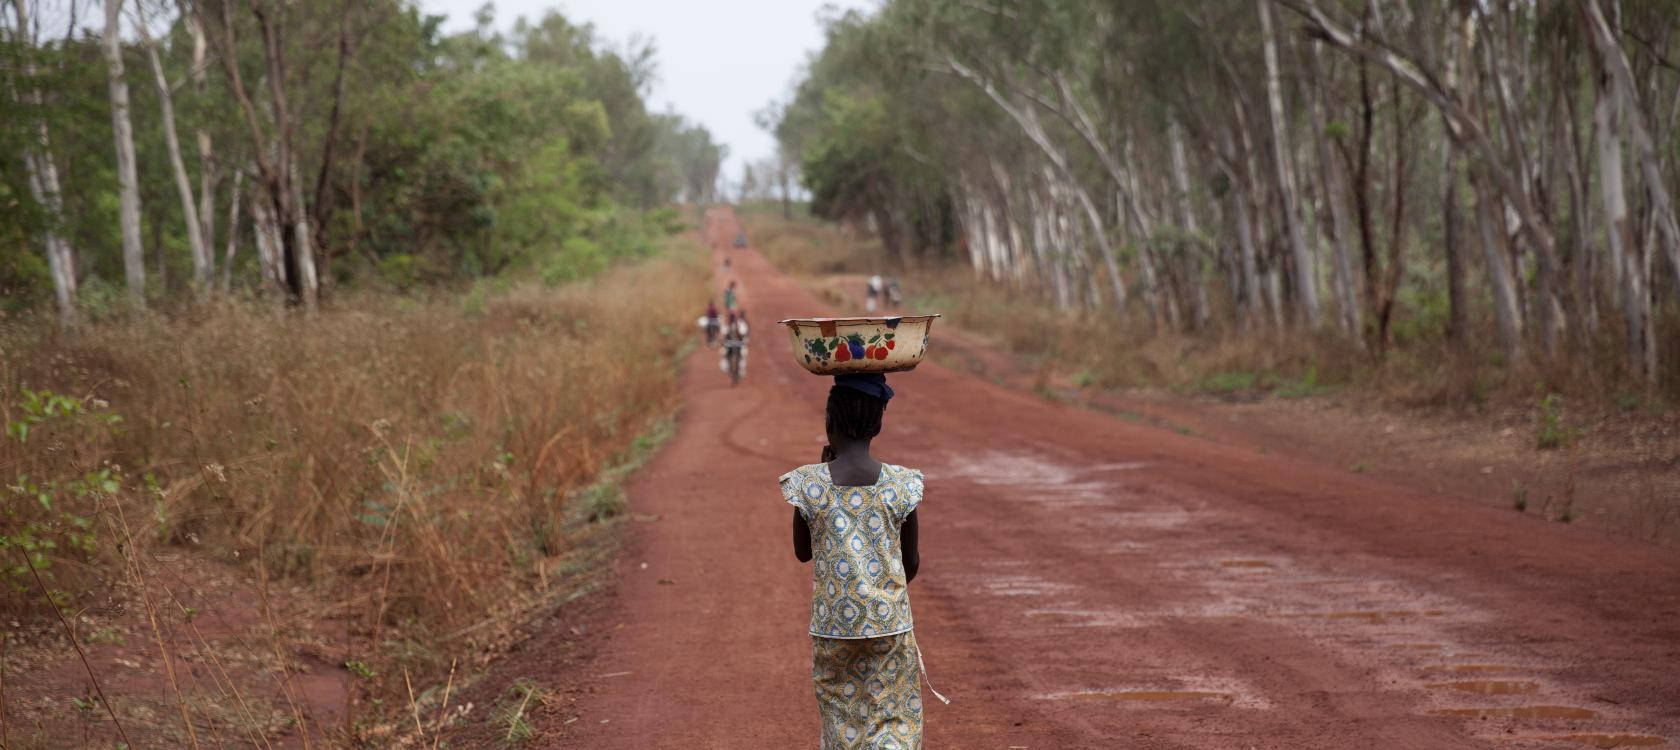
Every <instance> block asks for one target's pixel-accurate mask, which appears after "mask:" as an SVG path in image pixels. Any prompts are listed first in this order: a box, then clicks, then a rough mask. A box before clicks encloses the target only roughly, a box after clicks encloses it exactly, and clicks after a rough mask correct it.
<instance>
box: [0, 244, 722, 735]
mask: <svg viewBox="0 0 1680 750" xmlns="http://www.w3.org/2000/svg"><path fill="white" fill-rule="evenodd" d="M705 273H706V265H705V260H704V258H703V257H702V256H701V254H700V253H699V252H697V251H696V250H695V249H694V246H693V244H692V243H691V242H688V241H684V242H681V243H673V247H672V248H669V249H668V250H667V251H666V252H665V253H664V254H663V255H661V256H659V257H658V258H656V259H654V260H650V261H646V262H642V263H639V264H636V265H631V266H625V267H621V268H616V269H612V270H610V271H608V272H606V273H605V274H603V275H602V276H599V277H597V278H594V279H591V280H589V281H586V282H580V283H575V284H570V285H566V286H561V287H557V288H547V287H543V286H541V285H536V284H528V285H513V286H511V287H508V288H499V289H498V288H492V287H491V286H489V285H484V286H480V287H478V288H475V289H472V290H470V291H468V292H466V293H436V294H433V295H431V296H426V297H407V296H405V297H397V296H391V295H386V294H372V293H368V294H347V295H344V296H341V297H340V298H339V299H337V300H335V301H334V302H333V303H332V304H331V305H329V306H328V307H327V308H326V309H324V310H323V311H322V312H321V313H319V314H318V315H316V316H314V317H312V318H306V317H303V316H302V315H300V314H298V313H296V312H293V311H287V310H281V309H276V308H274V307H272V306H268V305H262V304H256V303H248V302H228V303H218V304H214V305H205V306H202V307H198V308H195V309H191V310H187V311H183V312H180V313H178V314H172V315H167V316H164V315H147V316H135V317H132V318H130V319H128V320H124V321H118V322H109V323H102V324H97V325H90V326H87V327H84V328H82V329H80V330H77V331H75V332H73V333H62V334H60V333H50V332H48V333H43V332H42V331H41V330H40V329H37V328H34V327H31V326H28V325H26V324H23V323H20V322H12V323H6V324H3V325H0V352H4V357H3V359H0V393H3V394H4V400H3V403H0V414H3V415H4V417H5V422H6V424H7V425H8V436H7V438H6V439H5V440H4V441H3V442H0V473H3V475H4V476H3V477H0V478H3V479H4V480H5V485H6V486H7V487H8V488H9V489H8V490H6V492H7V493H8V497H7V498H6V506H5V510H4V513H3V520H4V523H3V524H0V554H3V555H4V556H5V557H4V558H3V559H0V584H4V589H3V591H4V594H3V595H0V614H4V615H5V616H6V618H7V619H8V620H9V621H13V622H16V623H18V624H17V625H14V627H13V629H12V631H10V632H8V633H7V636H8V638H11V639H13V641H12V645H13V646H14V647H15V648H21V647H23V646H27V645H28V642H29V641H30V640H31V639H33V640H35V641H38V642H39V641H51V640H53V639H57V641H58V642H57V643H56V645H55V647H56V648H58V649H60V650H61V652H62V654H64V655H69V654H70V653H71V652H70V651H69V649H70V648H71V646H72V641H75V642H77V643H81V642H85V641H86V640H87V638H88V635H89V634H88V633H87V632H79V633H77V634H76V636H75V637H74V638H73V639H67V636H66V633H68V632H76V631H84V630H87V629H88V628H89V627H93V628H97V627H99V626H100V623H103V622H104V620H101V619H100V617H102V616H105V615H110V616H111V617H113V618H118V619H120V615H122V614H123V613H128V615H129V616H132V615H133V613H136V612H138V613H140V614H139V617H140V618H141V621H142V622H143V623H144V622H147V621H149V622H150V625H147V626H146V627H145V628H144V629H143V631H142V632H144V631H146V630H149V631H151V633H148V634H145V639H146V640H148V641H149V640H154V638H153V635H154V634H155V635H156V636H157V637H156V638H155V640H156V641H157V642H158V644H159V645H158V646H156V647H154V648H153V649H152V651H154V652H157V651H163V652H164V653H163V654H162V656H161V658H160V659H159V663H160V666H161V667H164V668H168V667H169V666H170V665H171V664H172V660H171V658H170V654H169V653H168V651H169V647H168V646H167V645H165V643H166V642H170V641H171V638H173V637H175V636H178V635H179V633H180V632H182V631H184V630H185V629H186V628H188V627H189V626H190V625H191V623H192V620H193V618H194V617H196V616H197V615H198V614H199V613H198V612H194V611H189V610H191V609H192V607H190V606H186V605H180V604H178V603H176V602H170V601H167V600H166V599H162V598H161V597H159V596H158V595H157V594H156V592H157V587H156V586H154V585H152V584H153V583H154V582H153V581H150V580H148V579H147V576H148V571H150V570H152V568H153V565H152V561H155V560H156V559H158V558H159V557H160V556H162V557H163V558H167V559H174V558H179V557H181V556H183V555H186V556H190V557H191V558H192V559H196V560H199V561H201V562H200V565H201V566H205V567H217V566H225V567H227V569H228V570H231V571H234V572H236V573H238V574H239V575H241V576H243V578H244V579H245V581H246V583H248V584H249V586H247V587H246V594H245V595H244V597H243V599H240V598H238V597H235V600H234V601H233V602H231V603H230V604H229V605H228V606H230V607H232V608H236V609H237V608H247V609H248V610H249V612H248V613H241V616H247V615H250V616H254V618H255V619H256V620H257V621H258V623H257V624H258V625H261V626H262V628H261V629H264V630H266V631H268V632H269V633H271V634H277V633H279V632H281V631H284V630H286V629H288V628H295V627H297V626H298V624H299V623H298V622H296V620H298V619H300V618H301V619H307V618H310V617H314V618H318V619H325V620H330V621H331V623H330V626H328V627H327V628H325V629H327V630H338V631H339V632H341V633H342V635H341V636H339V637H337V638H335V639H334V640H336V641H337V642H336V643H332V644H329V645H327V646H323V647H321V648H320V649H319V650H320V651H321V652H323V653H322V654H318V656H319V657H320V658H319V659H317V661H320V660H328V661H332V662H336V663H333V664H330V665H329V671H330V670H339V669H341V670H343V672H340V674H341V675H342V674H344V673H346V672H347V673H348V675H349V676H348V678H347V679H348V681H349V682H351V683H352V685H353V689H352V690H351V692H350V696H349V697H350V701H351V705H350V706H349V707H347V708H346V709H345V713H343V714H342V715H341V716H342V719H343V721H342V724H341V725H340V726H335V727H328V728H322V729H323V731H322V735H323V736H326V735H331V736H332V737H334V738H335V739H336V740H342V741H349V740H351V739H354V738H355V737H357V736H364V738H371V737H373V736H377V735H378V734H380V733H381V731H382V730H380V728H379V727H380V726H381V724H382V723H383V722H384V721H386V720H387V719H389V718H391V717H393V716H402V717H404V718H408V719H409V720H410V723H411V724H412V723H415V722H414V719H415V718H417V717H408V716H407V712H408V710H409V709H410V708H412V707H415V706H418V705H420V704H421V703H423V702H424V701H423V700H422V699H423V698H424V699H430V700H432V701H433V702H435V703H436V702H439V701H438V698H439V697H441V695H439V696H435V697H434V696H433V694H434V693H438V691H439V690H441V689H442V688H443V683H444V681H445V680H446V679H448V677H447V675H449V674H450V673H451V671H452V666H451V665H452V664H457V663H458V662H466V661H470V660H472V659H473V658H475V657H474V654H475V653H478V652H481V651H483V649H484V648H486V647H487V644H490V643H491V642H493V641H495V640H496V638H497V637H498V636H499V634H502V633H505V632H507V631H508V630H509V629H510V628H513V627H516V626H517V625H518V624H519V623H520V622H521V621H522V619H524V618H525V617H527V616H529V613H531V612H532V611H534V610H540V608H541V607H543V606H545V605H546V604H547V603H548V602H549V601H550V600H551V599H552V597H553V596H554V592H555V591H556V589H557V588H558V587H561V586H573V587H575V586H577V585H578V582H579V580H581V578H580V577H582V576H586V574H587V573H588V571H589V570H591V569H593V568H595V567H598V566H599V563H600V561H601V559H603V557H604V554H606V553H603V552H602V550H603V549H604V547H603V545H606V546H610V545H611V541H610V539H607V540H604V537H607V536H611V535H610V534H608V533H606V532H604V531H603V528H605V527H607V526H610V525H611V524H610V523H600V522H603V521H611V520H612V519H613V518H614V516H615V515H617V514H618V513H619V512H620V511H621V510H622V504H621V503H622V499H621V495H619V494H617V493H618V491H617V488H616V482H617V478H618V477H620V476H621V475H622V474H623V473H624V472H625V471H627V470H628V468H627V467H631V466H633V465H634V463H635V462H637V461H639V460H641V459H642V458H644V457H645V456H646V454H648V453H649V452H651V450H652V448H653V447H654V446H655V445H656V444H657V441H658V440H659V439H660V437H659V436H660V435H661V434H663V432H665V431H667V430H668V424H667V423H666V422H665V421H664V420H666V419H667V418H668V416H669V415H670V414H671V412H672V411H673V409H674V408H675V406H676V398H677V391H676V368H675V361H676V360H677V358H678V357H680V355H681V354H682V352H683V351H684V349H685V347H686V346H687V345H688V344H689V342H690V340H691V339H692V332H691V326H689V325H685V323H686V321H688V320H689V319H690V318H691V316H692V311H693V310H694V309H697V308H698V307H700V306H701V305H702V303H703V300H704V298H705V294H706V287H705ZM20 425H22V426H23V427H21V428H20V427H18V426H20ZM20 433H22V434H20ZM37 576H38V577H39V581H38V582H37V580H36V579H37ZM271 590H272V591H275V592H277V593H276V594H275V596H276V598H278V599H279V600H280V601H278V602H276V601H270V598H269V592H270V591H271ZM287 591H290V592H295V593H297V594H298V596H290V595H284V594H285V592H287ZM43 592H45V593H43ZM304 599H308V600H310V601H314V602H318V603H319V604H320V608H319V609H312V610H310V611H308V612H300V611H297V610H293V609H287V607H289V606H292V605H297V606H302V605H301V604H298V602H300V601H302V600H304ZM112 601H121V602H122V604H121V605H119V606H112V605H111V602H112ZM60 613H62V614H64V615H65V616H66V620H67V621H68V623H69V625H68V626H66V627H58V628H53V627H45V626H44V625H43V624H51V623H53V622H55V619H56V618H57V617H58V615H59V614H60ZM321 629H322V628H316V629H315V630H316V631H319V630H321ZM165 634H168V635H169V637H165ZM270 651H271V653H272V655H273V657H274V658H273V659H272V660H271V661H270V663H268V664H266V665H263V666H262V668H264V669H270V670H280V671H285V669H286V667H285V665H284V662H286V661H287V660H288V659H290V658H291V657H292V655H291V654H287V653H282V651H284V648H283V647H282V644H281V643H280V639H279V637H278V636H277V635H276V636H275V638H274V644H273V648H271V649H270ZM0 658H3V657H0ZM36 666H41V665H36ZM72 666H75V665H72ZM96 666H97V665H94V666H90V667H88V668H86V669H85V670H84V669H83V668H82V667H80V666H75V670H77V674H74V675H70V676H68V677H66V680H67V681H69V682H74V681H76V679H81V680H82V681H83V682H86V683H88V684H90V685H91V684H94V683H96V682H97V679H95V678H96V676H97V673H98V669H97V668H95V667H96ZM457 666H462V665H461V664H457ZM19 668H20V667H19V665H17V664H15V663H14V664H13V665H12V668H11V669H10V670H8V671H7V672H5V673H4V674H6V675H7V677H6V678H0V680H4V682H5V685H6V687H7V688H8V691H7V693H5V694H6V695H9V697H10V698H11V699H12V706H11V707H10V708H12V709H17V708H18V707H19V706H22V705H24V703H26V702H27V701H24V702H21V703H20V700H19V696H20V693H19V690H20V688H19V686H18V678H17V677H16V675H17V674H18V671H19ZM80 671H86V672H87V675H86V677H85V678H82V677H80V674H79V673H80ZM453 679H454V680H456V682H455V684H454V688H453V689H455V690H459V689H460V682H459V681H460V680H461V679H462V677H461V675H455V676H454V678H453ZM434 683H436V684H434ZM30 684H31V683H30V682H29V681H28V679H27V677H26V678H24V681H23V683H22V685H23V686H24V687H23V688H21V689H22V690H23V691H24V692H25V693H27V692H28V690H29V688H28V687H27V686H28V685H30ZM36 684H37V685H43V684H46V683H45V682H37V683H36ZM153 687H154V688H156V689H157V690H158V691H159V692H160V693H163V694H166V695H168V694H175V695H176V699H175V700H173V701H171V703H173V704H177V705H176V706H175V708H178V709H179V710H178V711H177V710H175V708H171V711H172V712H174V713H176V714H178V715H176V716H162V717H154V718H155V720H154V721H153V722H152V723H153V724H157V725H174V726H173V728H172V729H171V730H170V731H171V732H173V734H166V735H158V736H159V737H164V736H168V737H174V738H176V739H177V740H179V742H180V743H181V744H182V745H183V746H190V745H191V744H196V741H194V740H193V739H192V735H193V734H194V733H195V732H194V727H195V726H197V727H198V730H199V731H200V732H202V731H204V730H205V727H207V726H212V725H215V724H216V723H217V722H222V723H224V724H229V725H240V724H242V723H249V722H246V721H245V720H244V719H241V718H239V717H238V716H237V713H238V711H237V710H236V708H237V707H236V706H235V705H234V704H236V703H238V701H236V700H234V699H233V698H234V697H236V696H228V695H225V693H226V690H225V688H224V690H223V692H224V698H226V699H227V700H226V701H225V705H224V706H223V708H225V709H226V710H227V713H228V714H229V715H228V716H215V717H214V718H206V717H205V716H204V715H201V714H204V713H209V714H214V713H215V709H214V708H208V709H207V708H204V707H199V711H198V713H192V712H190V711H189V709H188V706H189V704H192V703H193V702H194V700H196V699H188V698H183V697H181V696H180V695H179V693H180V689H179V680H177V679H176V678H175V676H174V675H173V674H160V675H159V676H158V678H157V681H156V683H155V684H154V685H153ZM218 687H221V683H218ZM411 691H413V692H411ZM421 694H424V695H421ZM285 695H286V697H287V699H288V700H292V698H291V693H290V692H286V693H285ZM24 697H25V698H32V697H34V696H27V695H25V696H24ZM63 700H69V698H65V699H63ZM77 700H82V699H81V698H77ZM297 700H301V698H298V699H297ZM88 701H92V703H88ZM112 701H113V702H117V701H116V698H115V696H113V698H112ZM294 702H295V701H294ZM83 703H85V704H87V705H89V706H90V708H88V710H87V711H86V713H87V714H88V715H89V720H90V722H91V723H92V724H95V725H100V727H101V728H99V729H97V730H95V735H94V736H95V737H99V736H104V735H103V734H100V733H101V732H104V733H109V734H111V736H112V738H113V739H116V738H117V736H116V733H115V732H114V730H112V729H111V727H109V726H104V725H102V724H101V720H103V719H106V718H117V719H118V722H106V723H119V722H120V721H121V720H122V719H123V718H130V719H132V718H133V717H122V716H120V715H117V716H115V717H106V714H111V713H116V712H111V711H106V710H105V708H102V707H100V705H99V704H102V703H103V701H100V700H98V699H97V698H88V699H87V700H86V701H83ZM53 705H58V706H59V707H62V706H65V705H71V704H69V703H64V702H63V701H62V700H61V701H60V703H58V704H51V703H46V704H43V710H51V708H52V706H53ZM440 705H441V703H440ZM5 708H7V707H5V706H0V709H5ZM285 710H286V711H287V712H288V713H292V714H296V716H292V717H283V718H284V720H279V721H271V720H270V719H271V717H268V716H263V717H260V718H261V721H260V722H258V723H260V724H261V725H262V726H261V727H259V728H258V729H257V731H256V732H255V736H268V735H269V734H270V733H271V731H272V732H281V733H285V732H290V733H292V734H293V735H294V736H295V735H297V734H298V732H299V726H300V725H302V724H305V723H306V722H307V719H305V718H304V717H303V716H302V713H303V712H302V711H301V710H299V709H297V707H296V706H291V707H289V708H286V709H285ZM433 710H434V711H437V712H439V713H440V714H441V709H433ZM5 713H6V712H5V711H4V710H0V714H5ZM154 713H155V712H154ZM12 718H13V721H12V722H11V724H10V726H19V727H24V726H28V724H27V722H24V723H22V724H20V723H18V719H19V717H18V716H17V715H15V714H14V715H13V717H12ZM423 718H426V719H428V720H427V721H426V722H423V723H428V724H429V723H432V722H431V721H430V719H431V717H423ZM134 723H137V724H144V723H146V722H144V721H140V720H134ZM271 725H272V726H271ZM6 727H7V725H6V724H0V728H6ZM249 729H250V727H245V728H244V729H241V730H240V731H242V732H244V731H246V730H249ZM237 734H238V733H236V735H237ZM27 736H28V735H24V737H25V738H27ZM19 741H20V740H19V735H13V736H12V740H11V743H13V744H10V746H13V747H16V746H19V745H18V744H15V743H17V742H19ZM367 741H371V742H373V743H374V744H375V745H377V744H378V742H377V740H373V739H368V740H367ZM166 744H167V743H166ZM258 744H259V745H262V744H264V743H258ZM426 744H428V745H429V744H430V743H429V742H428V743H426ZM24 746H28V745H24ZM47 746H55V745H52V744H50V743H49V744H48V745H47ZM210 746H217V745H215V743H213V742H212V743H210Z"/></svg>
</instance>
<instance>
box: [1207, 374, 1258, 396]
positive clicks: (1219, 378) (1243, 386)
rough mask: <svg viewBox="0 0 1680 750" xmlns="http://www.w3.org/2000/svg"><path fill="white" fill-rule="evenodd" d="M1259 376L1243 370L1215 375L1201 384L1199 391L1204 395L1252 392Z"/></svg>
mask: <svg viewBox="0 0 1680 750" xmlns="http://www.w3.org/2000/svg"><path fill="white" fill-rule="evenodd" d="M1258 381H1259V376H1257V375H1255V374H1254V373H1252V372H1248V371H1245V370H1231V371H1228V372H1221V373H1215V374H1213V375H1211V376H1209V377H1208V378H1207V379H1205V380H1203V381H1202V382H1201V385H1200V386H1199V389H1200V390H1201V391H1203V392H1204V393H1217V394H1227V395H1228V394H1234V393H1246V392H1248V391H1252V390H1254V385H1255V383H1256V382H1258Z"/></svg>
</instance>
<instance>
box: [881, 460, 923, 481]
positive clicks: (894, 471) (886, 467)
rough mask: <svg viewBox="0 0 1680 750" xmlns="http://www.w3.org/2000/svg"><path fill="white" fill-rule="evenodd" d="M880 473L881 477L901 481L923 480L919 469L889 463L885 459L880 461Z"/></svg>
mask: <svg viewBox="0 0 1680 750" xmlns="http://www.w3.org/2000/svg"><path fill="white" fill-rule="evenodd" d="M881 474H882V476H883V477H886V478H888V479H894V480H897V481H901V482H904V481H914V482H917V483H920V482H921V481H922V480H923V476H922V470H921V469H912V468H910V467H908V466H900V465H898V464H889V463H887V462H885V461H882V462H881Z"/></svg>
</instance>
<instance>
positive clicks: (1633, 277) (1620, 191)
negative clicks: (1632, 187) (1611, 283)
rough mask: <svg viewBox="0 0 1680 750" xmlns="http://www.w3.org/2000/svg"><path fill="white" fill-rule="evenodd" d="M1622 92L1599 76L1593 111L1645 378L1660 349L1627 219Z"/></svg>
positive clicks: (1631, 362)
mask: <svg viewBox="0 0 1680 750" xmlns="http://www.w3.org/2000/svg"><path fill="white" fill-rule="evenodd" d="M1621 95H1622V91H1621V88H1620V87H1619V86H1616V85H1615V83H1614V82H1613V81H1611V80H1610V77H1609V75H1608V74H1606V75H1601V76H1600V77H1599V87H1598V103H1597V105H1596V106H1595V107H1594V109H1593V119H1594V124H1595V127H1594V130H1595V131H1596V132H1597V140H1598V186H1599V195H1600V197H1601V198H1602V200H1603V202H1604V234H1605V237H1606V239H1607V240H1608V241H1609V245H1610V263H1611V265H1612V266H1614V267H1615V277H1616V280H1617V282H1618V285H1619V289H1618V292H1619V295H1618V296H1619V298H1620V299H1621V302H1622V316H1623V318H1624V319H1625V320H1626V323H1627V355H1628V366H1629V368H1630V369H1632V370H1633V371H1634V372H1637V373H1639V375H1640V376H1641V377H1643V378H1644V379H1645V380H1646V381H1647V382H1654V381H1655V379H1656V376H1657V370H1656V364H1657V353H1656V347H1655V346H1648V345H1647V342H1650V343H1651V344H1655V339H1654V337H1653V336H1652V335H1651V327H1652V324H1653V323H1654V321H1653V320H1652V319H1651V303H1650V293H1649V292H1648V291H1647V290H1646V284H1647V282H1646V277H1645V267H1646V264H1645V263H1644V262H1643V260H1642V259H1641V258H1639V257H1638V255H1639V254H1640V252H1641V251H1640V250H1639V249H1636V248H1635V245H1634V242H1633V236H1632V235H1633V232H1632V226H1631V224H1630V222H1629V219H1628V203H1627V187H1626V185H1625V183H1624V181H1623V176H1622V114H1623V111H1622V107H1621V104H1622V97H1621Z"/></svg>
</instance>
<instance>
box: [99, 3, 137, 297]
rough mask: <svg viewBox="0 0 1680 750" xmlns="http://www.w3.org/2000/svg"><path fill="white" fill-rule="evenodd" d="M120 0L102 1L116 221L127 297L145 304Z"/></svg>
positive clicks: (132, 137) (132, 129)
mask: <svg viewBox="0 0 1680 750" xmlns="http://www.w3.org/2000/svg"><path fill="white" fill-rule="evenodd" d="M121 32H122V0H105V36H104V48H105V73H106V77H107V78H108V79H109V83H110V89H111V132H112V135H113V137H114V138H113V139H114V140H115V142H116V151H117V191H118V214H117V216H118V221H119V223H120V224H121V225H122V257H123V277H124V279H125V280H126V281H127V283H128V296H129V300H130V301H131V302H133V303H134V304H135V305H137V306H144V305H145V304H146V259H145V257H144V255H143V254H142V252H143V251H142V249H141V247H140V180H139V178H138V177H137V176H136V174H135V167H134V124H133V122H132V121H131V120H130V118H129V111H128V109H129V107H128V81H127V80H126V79H124V78H123V59H122V38H121V36H122V34H121Z"/></svg>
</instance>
